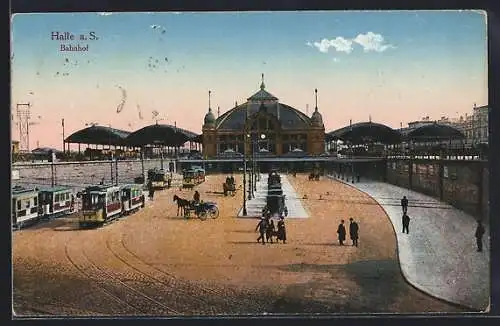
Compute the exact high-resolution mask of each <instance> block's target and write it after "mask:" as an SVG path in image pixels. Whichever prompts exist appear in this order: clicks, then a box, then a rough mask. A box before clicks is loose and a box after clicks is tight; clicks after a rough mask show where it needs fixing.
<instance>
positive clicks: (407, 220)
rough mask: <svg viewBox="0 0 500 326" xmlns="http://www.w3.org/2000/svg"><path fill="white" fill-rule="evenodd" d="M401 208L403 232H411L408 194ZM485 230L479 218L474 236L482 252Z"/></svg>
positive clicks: (402, 201)
mask: <svg viewBox="0 0 500 326" xmlns="http://www.w3.org/2000/svg"><path fill="white" fill-rule="evenodd" d="M401 208H402V209H403V218H402V222H403V233H406V234H409V232H410V231H409V227H410V217H409V216H408V198H406V196H403V198H402V199H401ZM484 233H485V230H484V226H483V223H482V222H481V221H480V220H478V221H477V227H476V232H475V234H474V236H475V237H476V244H477V251H478V252H481V251H483V236H484Z"/></svg>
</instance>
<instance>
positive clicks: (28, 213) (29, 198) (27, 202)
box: [12, 187, 39, 228]
mask: <svg viewBox="0 0 500 326" xmlns="http://www.w3.org/2000/svg"><path fill="white" fill-rule="evenodd" d="M38 220H39V216H38V190H36V189H34V188H30V189H28V188H23V187H13V188H12V226H13V227H15V228H22V227H24V226H25V225H28V224H32V223H35V222H37V221H38Z"/></svg>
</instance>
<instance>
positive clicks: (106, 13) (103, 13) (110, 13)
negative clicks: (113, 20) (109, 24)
mask: <svg viewBox="0 0 500 326" xmlns="http://www.w3.org/2000/svg"><path fill="white" fill-rule="evenodd" d="M97 14H98V15H99V16H111V15H112V14H113V13H112V12H98V13H97Z"/></svg>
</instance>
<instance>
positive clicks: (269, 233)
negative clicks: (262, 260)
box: [266, 219, 276, 243]
mask: <svg viewBox="0 0 500 326" xmlns="http://www.w3.org/2000/svg"><path fill="white" fill-rule="evenodd" d="M275 232H276V230H275V229H274V221H273V220H272V219H268V222H267V227H266V242H269V240H271V243H273V235H274V234H275Z"/></svg>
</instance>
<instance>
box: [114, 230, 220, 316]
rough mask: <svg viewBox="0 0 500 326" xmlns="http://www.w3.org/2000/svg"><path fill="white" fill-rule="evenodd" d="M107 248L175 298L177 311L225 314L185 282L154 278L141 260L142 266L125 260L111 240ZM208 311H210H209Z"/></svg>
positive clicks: (173, 278) (127, 259) (163, 292)
mask: <svg viewBox="0 0 500 326" xmlns="http://www.w3.org/2000/svg"><path fill="white" fill-rule="evenodd" d="M106 247H107V249H108V251H109V252H110V253H111V254H112V255H113V256H114V257H116V258H117V259H118V260H120V261H121V262H122V263H123V264H125V265H127V266H128V267H129V268H131V269H132V270H134V271H135V272H136V273H138V274H139V275H140V276H143V277H146V278H148V279H150V280H152V281H153V285H155V286H157V288H158V289H161V290H160V292H162V294H165V295H166V296H169V297H170V298H172V297H175V304H176V305H177V306H179V308H177V307H176V308H177V309H181V310H184V311H185V314H207V313H210V314H217V313H224V311H218V310H219V309H217V307H215V306H213V305H212V303H210V302H209V301H208V300H205V299H202V298H200V297H198V296H196V293H193V291H188V289H186V286H185V285H186V284H184V282H181V281H180V280H179V279H177V278H175V277H168V278H167V279H160V278H159V277H157V276H154V275H155V274H158V273H155V272H151V271H149V272H146V271H145V268H144V267H146V268H147V267H150V266H149V265H147V264H144V263H143V262H142V261H140V260H139V263H140V264H136V263H132V260H134V259H135V260H137V259H136V258H135V257H132V258H133V259H132V260H131V259H130V255H128V256H129V257H127V258H125V257H124V256H125V255H123V251H122V252H121V253H118V251H119V250H117V248H116V247H115V248H114V249H113V248H112V245H111V241H110V239H109V238H108V239H106ZM138 265H142V266H141V267H138ZM156 292H157V293H156V295H159V293H158V291H156ZM207 310H208V311H207Z"/></svg>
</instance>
